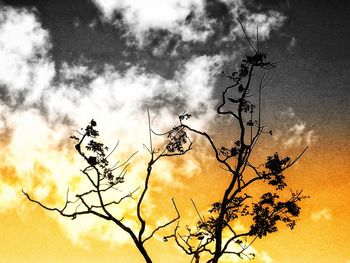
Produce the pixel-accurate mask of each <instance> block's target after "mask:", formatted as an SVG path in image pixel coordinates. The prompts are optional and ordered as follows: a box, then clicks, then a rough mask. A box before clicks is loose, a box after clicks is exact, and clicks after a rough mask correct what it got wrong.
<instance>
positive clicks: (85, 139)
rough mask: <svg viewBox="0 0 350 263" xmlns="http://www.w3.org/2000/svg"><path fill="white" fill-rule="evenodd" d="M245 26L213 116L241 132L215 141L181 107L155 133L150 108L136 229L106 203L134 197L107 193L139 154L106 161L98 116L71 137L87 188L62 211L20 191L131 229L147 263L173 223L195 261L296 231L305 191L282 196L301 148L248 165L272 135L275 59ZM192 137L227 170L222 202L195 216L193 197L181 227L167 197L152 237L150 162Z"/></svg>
mask: <svg viewBox="0 0 350 263" xmlns="http://www.w3.org/2000/svg"><path fill="white" fill-rule="evenodd" d="M189 19H190V18H189ZM242 29H243V32H244V34H245V35H246V38H247V40H248V42H249V44H250V46H251V47H252V49H253V51H254V52H253V54H251V55H246V56H245V57H244V58H243V59H242V61H241V63H240V64H239V65H238V66H237V69H236V70H234V71H233V72H229V73H228V72H224V71H223V72H222V73H221V75H222V76H223V77H224V78H226V79H227V80H228V81H229V82H230V84H229V86H227V87H226V88H225V89H224V91H223V92H222V97H221V103H220V104H219V106H218V107H217V114H218V115H222V116H227V118H230V119H231V120H232V121H233V122H234V123H236V124H237V126H238V128H239V135H238V137H237V138H230V142H231V143H230V144H229V145H226V146H218V145H216V143H215V142H214V140H213V138H212V136H211V135H209V134H208V133H207V132H205V131H200V130H197V129H195V128H193V127H191V126H190V125H188V124H186V123H185V122H186V121H188V120H189V119H190V117H191V115H190V114H188V113H186V112H185V113H183V114H181V115H180V116H179V124H178V125H176V126H174V127H173V128H172V129H170V130H169V131H167V132H165V133H161V134H158V133H156V132H154V131H153V130H152V129H151V126H150V116H149V113H148V124H149V137H150V141H149V146H146V145H144V146H145V148H146V149H147V151H148V152H149V155H150V158H149V160H148V164H147V169H146V171H145V176H144V186H143V187H142V188H141V190H140V191H141V194H140V195H139V196H138V198H137V200H136V202H137V207H136V211H135V214H136V218H137V220H138V223H139V228H137V229H132V228H130V227H128V226H126V225H125V224H124V223H123V219H118V218H116V217H115V216H114V215H113V213H112V212H111V211H112V210H110V209H109V208H110V207H111V206H115V205H120V204H121V203H122V201H123V200H124V199H126V198H134V194H135V193H136V191H138V190H139V189H140V187H139V186H138V187H136V188H135V189H134V190H132V191H130V192H128V193H126V194H124V195H122V197H120V199H118V200H112V201H106V200H105V193H106V192H109V191H114V190H116V188H115V187H116V186H120V185H122V184H123V183H124V182H125V180H126V178H125V176H126V173H127V168H128V166H129V164H130V160H131V158H132V157H133V156H134V155H135V154H136V153H134V154H132V155H130V156H129V158H127V160H126V161H124V162H122V163H119V162H118V163H117V164H114V165H111V164H110V160H109V157H110V156H111V154H112V153H113V152H114V151H115V149H116V148H117V146H118V144H117V146H116V147H114V148H113V149H112V150H111V151H109V149H108V147H106V146H105V145H104V144H103V143H101V142H99V141H97V138H98V136H99V131H98V130H97V128H96V127H97V123H96V121H95V120H91V122H90V123H89V124H88V125H87V126H86V128H85V129H81V131H79V132H78V134H77V135H74V136H71V137H70V138H71V139H72V140H73V141H75V143H76V144H75V149H76V151H77V153H78V154H79V155H80V156H81V157H82V158H83V159H84V160H85V163H86V165H87V166H86V167H85V168H83V169H82V170H81V172H82V173H83V174H84V176H85V177H86V179H87V180H88V181H89V182H90V185H91V188H90V189H86V191H85V192H83V193H78V194H76V195H75V197H76V199H75V200H70V199H69V191H67V198H66V203H65V205H64V206H63V208H62V209H59V208H50V207H48V206H46V205H44V204H42V203H41V202H40V201H37V200H35V199H33V198H32V197H30V195H29V194H28V193H26V192H24V191H23V194H24V195H25V196H26V197H27V198H28V199H29V200H30V201H32V202H34V203H37V204H38V205H40V206H41V207H43V208H44V209H47V210H50V211H56V212H58V213H59V214H61V215H62V216H65V217H70V218H72V219H75V218H76V217H77V216H80V215H83V214H90V215H94V216H97V217H100V218H102V219H104V220H108V221H111V222H113V223H115V224H116V225H117V226H118V227H119V228H120V229H122V230H123V231H125V232H126V233H128V234H129V236H130V238H131V239H132V241H133V242H134V245H135V246H136V247H137V249H138V251H139V252H140V253H141V255H142V256H143V257H144V259H145V261H146V262H152V260H151V257H150V255H149V254H148V252H147V250H146V249H145V247H144V244H145V242H146V241H148V240H149V239H151V238H152V237H153V236H154V235H155V233H156V232H157V231H159V230H160V229H162V228H164V227H167V226H169V225H171V224H173V223H175V222H177V225H176V227H175V229H174V232H173V233H172V234H170V235H168V236H165V237H164V241H165V242H167V241H169V240H174V241H175V243H176V245H177V246H179V247H180V248H181V249H182V251H183V252H184V253H186V254H188V255H190V256H191V257H192V260H193V259H194V260H195V262H200V261H201V260H202V261H206V262H213V263H216V262H219V260H220V258H221V257H222V256H223V255H225V254H228V255H233V256H238V257H239V258H242V259H243V258H248V259H250V258H253V257H255V254H254V253H251V252H247V249H248V248H249V247H250V246H251V244H252V243H253V242H254V241H255V240H256V239H257V238H259V239H261V238H263V237H265V236H267V235H268V234H270V233H273V232H276V231H278V228H279V225H282V224H284V225H286V226H287V227H289V228H290V229H293V228H294V227H295V224H296V220H297V218H298V216H299V214H300V206H299V203H300V201H301V200H302V199H304V198H306V196H303V195H302V191H296V192H291V193H290V195H288V197H287V198H286V197H285V196H286V193H285V192H286V186H287V182H286V178H285V175H284V172H285V170H286V169H288V168H290V167H291V166H292V165H293V164H295V162H296V161H298V160H299V159H300V157H301V156H302V155H303V154H304V152H305V150H306V149H304V150H303V151H302V152H301V153H300V154H299V156H297V157H296V158H294V160H292V159H291V158H290V157H281V156H280V155H279V154H278V153H277V152H276V153H273V154H272V155H268V156H267V157H266V160H265V161H263V162H262V163H260V164H253V163H252V160H251V159H252V158H251V157H252V153H253V152H254V148H255V146H256V144H257V142H258V140H259V138H260V137H261V136H262V135H264V134H266V135H269V134H270V135H272V131H270V130H268V129H267V128H266V126H265V125H263V123H262V121H261V112H260V111H261V96H262V90H263V89H264V88H265V87H266V86H267V85H268V84H269V82H270V81H271V79H272V77H273V75H274V73H272V74H271V75H272V76H271V77H270V78H269V79H268V80H265V76H266V72H267V71H270V70H274V69H275V68H276V66H277V64H278V63H279V62H275V63H274V62H271V61H269V60H268V56H267V55H266V54H265V53H263V52H261V51H260V50H259V45H258V43H257V47H255V46H253V44H252V42H251V41H250V39H249V37H248V36H247V34H246V32H245V31H244V28H243V26H242ZM257 39H258V37H257ZM256 71H260V72H263V73H262V78H261V80H260V84H259V85H258V87H254V86H253V84H252V78H253V76H257V75H255V72H256ZM256 97H257V99H256ZM255 101H257V102H255ZM191 134H196V135H197V136H200V137H203V138H204V139H205V140H207V142H208V144H209V147H210V148H211V151H212V153H213V155H214V156H215V159H216V161H217V162H218V163H219V164H220V165H221V166H222V167H223V168H224V169H225V170H226V172H227V173H228V175H229V176H230V180H229V182H228V183H227V185H226V186H225V187H224V190H223V191H222V193H221V197H220V200H217V201H216V202H214V203H213V204H211V205H210V207H209V208H208V212H207V214H206V215H205V216H203V215H201V214H200V213H199V211H198V209H197V207H196V204H195V203H194V201H193V200H191V201H192V204H193V207H194V209H195V210H196V213H197V215H198V218H199V220H197V222H194V223H193V225H192V226H186V227H185V228H184V227H181V226H180V213H179V211H178V209H177V207H176V204H175V202H174V200H173V199H172V202H173V206H174V209H175V212H176V217H175V218H174V219H172V220H170V221H169V222H167V223H165V224H163V225H159V226H158V227H156V228H155V229H154V230H153V231H152V232H151V234H149V235H147V236H145V229H146V219H145V218H144V216H143V214H142V204H143V201H144V197H145V195H146V194H147V191H148V188H149V180H150V177H151V175H152V169H153V166H154V165H155V164H156V162H157V161H158V160H159V159H161V158H163V157H171V156H179V155H184V154H185V153H186V152H188V151H190V150H191V149H192V141H191V139H190V135H191ZM155 135H156V136H162V137H163V138H164V140H165V144H164V147H163V148H162V149H157V150H155V148H154V146H153V142H152V136H155ZM257 183H259V184H264V186H265V188H266V190H267V191H266V192H265V193H263V194H262V195H257V194H256V193H254V194H256V195H257V196H254V195H253V194H252V193H251V192H252V191H249V190H250V189H251V187H252V186H254V185H255V184H257ZM118 189H119V188H118ZM253 192H254V191H253ZM91 196H95V198H97V200H98V204H97V205H96V204H92V203H89V201H88V198H87V197H91ZM72 206H73V212H69V211H72V209H68V208H69V207H72ZM239 219H240V220H245V222H248V223H249V227H247V228H246V229H243V230H242V229H236V227H235V224H236V222H237V221H238V220H239ZM191 262H192V261H191Z"/></svg>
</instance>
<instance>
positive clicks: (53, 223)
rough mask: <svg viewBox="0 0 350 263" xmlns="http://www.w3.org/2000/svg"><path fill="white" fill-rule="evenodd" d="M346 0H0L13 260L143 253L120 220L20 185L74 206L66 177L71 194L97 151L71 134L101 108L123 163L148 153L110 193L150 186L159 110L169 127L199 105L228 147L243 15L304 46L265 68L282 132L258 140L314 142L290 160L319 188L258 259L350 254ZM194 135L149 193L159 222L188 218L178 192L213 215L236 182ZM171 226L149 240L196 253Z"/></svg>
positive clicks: (2, 142) (266, 34) (279, 54)
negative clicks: (229, 89)
mask: <svg viewBox="0 0 350 263" xmlns="http://www.w3.org/2000/svg"><path fill="white" fill-rule="evenodd" d="M275 2H276V3H277V2H278V4H276V3H275ZM340 2H342V1H340ZM340 2H339V3H337V4H333V3H332V2H331V1H326V0H324V1H320V0H319V1H311V0H310V1H290V0H281V1H273V3H272V2H271V1H268V0H259V1H258V0H257V1H255V0H254V1H236V0H213V1H207V0H188V1H182V0H171V1H164V0H155V1H148V2H147V4H145V3H146V1H105V0H93V1H86V0H74V1H63V0H62V1H44V0H42V1H41V0H38V1H7V0H3V1H0V61H1V63H0V263H2V262H4V263H19V262H25V263H41V262H42V263H44V262H45V263H46V262H57V263H75V262H86V263H94V262H107V263H108V262H123V263H124V262H126V263H138V262H143V259H142V258H141V257H140V256H139V254H138V252H137V251H136V250H135V248H134V246H133V244H132V243H131V242H130V239H129V237H128V236H127V235H125V233H122V232H120V230H118V229H117V228H116V227H115V226H114V225H112V224H110V223H109V222H106V221H101V220H99V219H96V218H94V217H90V216H83V217H79V218H77V219H76V220H70V219H66V218H62V217H59V216H58V215H57V214H55V213H53V212H48V211H44V210H43V209H41V208H40V207H38V206H37V205H35V204H33V203H31V202H29V201H28V200H27V199H26V198H25V197H24V196H23V194H22V193H21V191H22V189H23V190H25V191H27V192H28V193H29V194H30V195H31V196H34V197H35V198H37V199H38V200H41V201H42V202H43V203H45V204H47V205H48V206H58V207H62V205H63V204H64V199H65V196H66V193H67V188H68V187H69V189H70V192H69V196H70V198H73V197H74V194H75V193H78V192H81V191H83V190H84V189H86V187H87V184H88V183H89V182H88V181H86V180H85V179H86V178H84V177H83V176H82V174H81V173H80V171H79V169H82V168H83V167H84V161H83V160H81V158H79V156H78V155H77V153H76V152H75V151H74V144H73V143H72V141H70V140H69V139H68V137H69V136H70V135H73V134H76V131H77V130H79V128H80V127H85V126H86V125H87V123H89V122H90V120H91V119H92V118H94V119H95V120H96V121H97V123H98V129H99V130H100V133H101V137H100V139H101V140H102V141H103V142H104V143H105V144H106V145H107V146H108V147H109V148H110V149H112V148H113V147H114V146H115V144H117V142H119V144H118V148H117V150H116V151H115V152H114V153H113V155H111V156H110V159H111V161H112V162H113V161H115V162H117V161H121V162H122V161H124V160H126V159H127V158H128V157H129V156H130V155H131V154H133V153H134V152H136V151H137V154H136V155H135V157H133V158H132V159H131V165H130V167H129V168H128V173H127V176H126V181H125V183H124V184H123V185H122V186H121V188H120V189H118V190H116V191H115V192H114V193H113V196H110V197H113V198H114V197H115V198H118V197H119V198H120V197H121V196H123V195H125V194H126V193H129V192H131V191H133V190H135V189H136V188H137V187H139V186H142V185H143V183H144V182H143V180H144V175H145V169H146V163H147V160H148V158H149V155H148V153H147V150H146V147H144V144H147V143H148V140H149V138H148V135H149V134H148V119H147V111H146V108H147V109H149V112H150V119H151V126H152V128H154V129H155V130H156V131H157V132H162V131H166V130H168V129H169V127H173V126H174V125H176V124H178V119H177V116H178V114H182V113H183V112H185V111H186V112H188V113H190V114H192V118H191V119H190V120H188V123H189V124H190V126H191V127H195V128H197V129H198V130H201V131H207V132H208V133H210V134H213V138H214V139H215V141H216V142H218V147H219V146H221V145H220V143H222V142H224V141H226V142H227V141H228V142H229V143H230V144H232V142H233V141H235V140H236V138H231V137H229V136H232V134H235V133H236V134H237V130H236V129H237V125H235V124H231V123H229V122H228V121H227V120H226V119H225V118H217V115H216V106H217V105H218V100H219V99H221V95H222V94H221V92H222V91H223V89H224V88H225V87H226V86H227V85H228V82H227V81H226V79H223V78H219V77H218V76H219V75H220V72H221V71H222V70H225V71H226V70H228V71H231V70H234V67H235V65H236V63H239V61H240V60H241V58H242V54H245V53H246V52H247V50H248V49H249V48H250V47H249V43H247V41H246V38H244V34H243V32H242V27H241V26H240V24H239V23H238V22H232V21H236V18H237V17H239V18H240V19H241V21H242V24H243V27H245V28H246V33H247V34H248V35H249V36H250V38H251V40H252V41H253V44H255V43H256V46H258V44H259V48H261V50H264V51H265V50H266V52H267V53H268V59H271V61H275V60H276V61H278V60H279V59H281V58H283V57H285V56H286V55H287V56H288V54H290V52H291V51H292V50H295V52H294V53H293V54H292V55H291V56H290V57H288V59H287V60H285V61H284V60H283V63H280V64H278V67H277V69H278V70H277V71H276V72H273V71H269V72H268V74H267V75H266V78H265V80H266V79H269V78H270V77H271V82H269V85H267V86H268V87H267V88H266V89H264V90H263V96H262V114H261V119H262V122H263V124H264V125H265V124H266V126H267V127H268V128H269V129H270V128H271V129H272V130H273V134H272V136H270V135H266V136H264V137H263V138H262V140H261V144H259V145H257V147H256V148H255V150H256V154H257V156H256V160H257V163H263V162H264V161H265V158H266V156H267V155H271V154H273V153H274V152H275V151H278V152H279V153H280V156H285V155H290V156H291V157H295V156H297V154H298V153H299V152H300V151H302V150H303V149H304V147H306V146H309V148H308V150H307V151H306V153H305V154H304V155H303V157H302V159H301V160H300V161H299V162H297V163H296V164H295V165H294V166H293V167H292V168H291V169H290V170H288V171H287V172H286V175H287V183H288V187H290V188H291V189H293V190H301V189H303V191H304V192H303V193H304V194H306V195H309V196H310V198H309V199H306V200H303V201H302V203H301V207H302V210H301V215H300V219H299V221H298V222H297V226H296V228H295V229H294V230H293V231H290V230H289V229H286V228H283V227H282V228H281V229H280V230H279V231H278V232H277V233H273V234H271V235H270V236H268V237H266V238H264V239H262V240H257V241H256V243H254V244H253V247H252V249H254V251H255V252H256V254H257V258H256V259H254V260H253V261H251V262H256V263H259V262H260V263H273V262H274V263H277V262H278V263H279V262H282V263H289V262H290V263H295V262H296V263H298V262H300V263H313V262H317V263H319V262H320V263H323V262H324V263H329V262H330V263H333V262H335V263H350V251H349V248H350V239H349V236H350V227H349V224H348V223H349V221H350V212H349V209H348V205H349V204H350V191H349V190H348V189H349V188H350V179H349V170H350V169H349V168H350V167H349V166H350V165H349V157H350V150H349V148H350V145H349V141H350V134H349V131H350V128H349V127H350V125H349V123H350V122H349V117H348V115H349V114H348V113H349V105H350V104H349V96H350V95H349V89H348V87H349V81H350V74H349V65H350V63H349V61H350V53H349V48H348V47H349V46H350V44H349V40H350V37H349V32H348V31H349V27H348V26H347V25H348V15H349V14H348V12H347V10H348V9H347V8H345V7H344V6H345V4H344V3H345V2H346V1H343V2H344V3H343V2H342V4H340ZM160 3H161V4H160ZM174 3H175V4H174ZM254 3H257V4H256V5H255V4H254ZM343 5H344V6H343ZM257 26H258V28H259V32H258V33H259V40H260V41H255V36H256V27H257ZM230 73H231V72H230ZM275 73H276V74H275ZM254 74H255V72H254ZM259 76H262V74H260V73H257V74H255V75H254V80H253V81H252V82H251V83H252V84H251V90H249V92H254V91H256V90H257V88H258V86H259V81H260V79H259ZM231 84H232V83H230V85H231ZM237 92H238V91H237ZM251 94H252V93H251ZM230 95H232V96H234V95H235V94H234V92H233V93H232V94H230ZM225 106H227V107H228V105H227V104H226V105H225ZM233 137H234V136H233ZM193 141H194V144H193V150H192V151H190V152H189V153H187V154H186V156H185V157H184V158H182V157H181V158H173V159H166V160H162V161H160V162H157V163H156V165H155V167H154V174H153V175H152V177H151V182H150V191H149V192H148V193H147V196H146V200H145V203H144V206H143V213H144V215H145V217H146V218H147V222H148V223H150V224H151V225H152V227H155V226H156V225H157V224H158V223H159V221H160V222H166V220H168V219H169V218H173V217H174V216H175V211H174V209H173V207H172V203H171V198H173V197H174V198H175V201H176V204H177V205H178V208H179V211H180V213H181V221H180V222H181V224H182V226H184V225H185V224H186V223H188V221H189V219H192V220H191V222H193V223H194V224H195V223H196V221H197V214H196V212H195V211H194V208H193V206H192V204H191V202H190V199H193V200H194V201H195V202H196V204H197V207H198V209H199V211H200V213H203V214H205V212H206V211H207V210H208V206H209V205H210V204H211V203H212V202H214V201H217V200H218V198H220V196H221V193H222V191H223V189H225V184H226V183H227V181H228V178H227V176H226V175H225V172H224V170H223V169H221V168H220V167H219V165H218V164H217V163H216V162H213V160H214V158H213V156H212V155H211V152H210V151H207V149H206V148H205V145H206V142H205V141H203V140H200V139H198V138H194V139H193ZM219 142H220V143H219ZM154 143H155V144H157V143H156V141H155V142H154ZM257 189H258V187H257V188H256V189H255V188H254V189H253V190H252V191H253V192H254V191H255V190H256V191H258V190H257ZM286 190H288V189H286ZM139 192H140V191H138V192H136V195H137V193H139ZM134 211H135V201H134V200H132V199H126V200H125V201H123V205H122V206H118V207H117V208H115V210H113V212H114V213H115V214H116V217H118V218H122V217H123V216H125V222H127V223H128V224H130V225H134V226H135V222H134V221H133V220H132V219H133V216H134V214H133V212H134ZM239 223H240V224H241V225H240V226H242V225H244V223H242V222H239ZM242 227H244V226H242ZM148 230H149V231H150V229H148ZM172 230H173V227H169V228H166V229H165V230H162V232H160V233H159V235H158V236H156V237H155V238H154V239H152V240H151V241H150V243H149V244H148V245H147V248H148V249H149V251H150V255H151V256H152V258H153V259H154V262H166V263H167V262H170V263H172V262H173V263H175V262H176V263H177V262H190V260H191V259H190V258H188V257H187V256H186V255H184V254H183V253H182V252H181V251H180V250H179V249H178V248H177V247H176V246H175V244H174V243H173V242H172V241H169V242H168V243H164V242H163V241H162V236H163V235H166V234H169V233H172Z"/></svg>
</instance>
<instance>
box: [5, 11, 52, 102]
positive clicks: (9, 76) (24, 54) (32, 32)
mask: <svg viewBox="0 0 350 263" xmlns="http://www.w3.org/2000/svg"><path fill="white" fill-rule="evenodd" d="M49 48H50V42H49V34H48V32H47V31H46V30H44V29H42V28H41V25H40V23H39V22H38V21H37V19H36V17H35V15H34V14H33V12H30V11H28V10H25V9H14V8H10V7H1V12H0V61H1V63H0V84H2V85H5V86H6V87H7V89H8V90H9V91H10V94H11V95H10V99H11V100H12V102H13V103H15V102H16V99H17V98H18V97H19V94H18V93H19V92H28V93H29V94H27V96H26V100H25V102H24V103H28V102H33V101H36V100H37V99H38V98H39V97H40V95H41V92H42V91H43V90H44V89H45V88H47V87H48V86H49V84H50V81H51V80H52V78H53V76H54V65H53V63H52V62H51V61H50V59H48V58H47V52H48V50H49Z"/></svg>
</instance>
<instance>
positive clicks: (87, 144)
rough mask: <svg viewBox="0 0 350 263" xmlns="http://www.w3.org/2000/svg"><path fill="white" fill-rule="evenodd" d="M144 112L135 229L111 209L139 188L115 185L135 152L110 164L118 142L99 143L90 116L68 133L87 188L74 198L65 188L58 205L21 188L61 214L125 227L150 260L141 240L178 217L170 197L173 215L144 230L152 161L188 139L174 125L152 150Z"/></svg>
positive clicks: (180, 150) (181, 148)
mask: <svg viewBox="0 0 350 263" xmlns="http://www.w3.org/2000/svg"><path fill="white" fill-rule="evenodd" d="M147 113H148V124H149V146H146V145H144V147H145V148H146V149H147V151H148V152H149V156H150V158H149V160H148V164H147V169H146V171H145V177H144V185H143V187H141V194H140V195H139V197H138V199H137V200H136V202H137V205H136V211H135V214H136V215H135V217H136V218H137V221H138V223H139V228H138V229H133V228H131V227H129V226H127V225H126V224H125V223H124V222H123V218H117V217H116V216H115V215H113V212H112V211H113V207H115V206H118V205H122V202H123V201H124V200H125V199H128V198H134V194H135V193H136V192H137V191H138V190H139V189H140V187H136V188H135V189H133V190H131V191H129V192H127V193H125V192H126V191H125V190H124V191H122V190H121V189H120V188H119V187H120V186H121V185H122V184H123V183H124V181H125V176H126V173H127V169H128V167H129V165H130V160H131V159H132V157H133V156H134V155H135V154H136V152H135V153H133V154H132V155H130V156H129V158H127V160H126V161H124V162H122V163H120V162H117V163H115V164H113V165H111V164H110V160H109V158H110V156H111V154H112V153H113V152H114V151H115V150H116V148H117V146H118V144H117V145H116V146H115V147H114V148H113V149H112V150H111V151H109V149H108V147H106V146H105V145H104V144H103V143H101V142H98V141H97V140H96V138H97V137H98V136H99V131H98V130H97V129H96V126H97V124H96V121H94V120H91V122H90V124H88V125H87V126H86V128H85V129H82V131H77V133H78V134H77V136H75V135H74V136H71V137H70V138H71V139H73V140H74V141H76V144H75V150H76V151H77V153H78V154H79V155H80V156H81V158H83V160H84V161H85V163H86V167H85V168H84V169H82V170H81V172H82V174H83V175H84V177H85V178H86V179H87V180H88V181H89V183H90V188H89V189H86V190H85V191H84V192H82V193H77V194H75V199H74V200H72V199H70V197H69V189H68V190H67V194H66V201H65V204H64V206H63V207H62V208H57V207H49V206H47V205H45V204H43V203H42V202H40V201H38V200H36V199H34V198H32V197H31V196H30V195H29V194H28V193H27V192H25V191H22V192H23V194H24V195H25V196H26V197H27V198H28V200H30V201H31V202H34V203H36V204H38V205H39V206H40V207H42V208H44V209H46V210H49V211H55V212H58V213H59V214H60V215H61V216H64V217H69V218H71V219H75V218H77V217H78V216H82V215H93V216H97V217H99V218H101V219H103V220H107V221H110V222H113V223H114V224H115V225H116V226H117V227H119V228H120V229H122V230H123V231H125V232H126V233H127V234H128V235H129V236H130V238H131V239H132V241H133V243H134V245H135V246H136V248H137V249H138V251H139V252H140V254H141V255H142V256H143V258H144V260H145V261H146V262H148V263H149V262H152V260H151V257H150V255H149V253H148V252H147V250H146V248H145V243H146V242H147V241H148V240H150V239H151V238H152V237H153V236H154V235H155V234H156V232H157V231H159V230H160V229H162V228H164V227H166V226H168V225H170V224H172V223H174V222H176V221H177V220H178V219H179V218H180V214H179V212H178V209H177V207H176V204H175V201H174V198H173V199H172V203H173V206H174V209H175V212H176V216H175V217H174V218H173V219H172V220H170V221H168V222H166V223H164V224H162V225H159V226H156V227H155V228H154V229H153V231H150V233H149V234H147V235H146V234H145V230H146V218H145V216H144V215H143V213H142V207H143V204H144V198H145V196H146V194H147V191H148V189H149V186H150V185H149V182H150V178H151V175H152V169H153V167H154V165H155V164H156V162H157V161H159V160H160V159H162V158H164V157H172V156H176V155H182V154H185V153H186V152H187V151H189V150H190V149H191V145H192V143H191V141H190V140H189V138H188V137H187V135H186V134H185V133H184V132H183V131H182V129H183V128H179V129H178V128H177V127H175V128H174V129H172V130H170V131H169V132H167V133H165V134H166V135H167V143H166V144H165V145H164V147H163V149H161V150H159V149H157V150H155V148H154V146H153V142H152V135H153V132H152V130H151V126H150V116H149V112H148V111H147ZM113 191H118V192H120V191H122V192H124V194H123V195H122V196H121V197H120V198H119V199H118V200H115V199H112V200H109V199H110V198H108V194H109V193H110V192H113ZM114 196H115V195H114Z"/></svg>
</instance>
